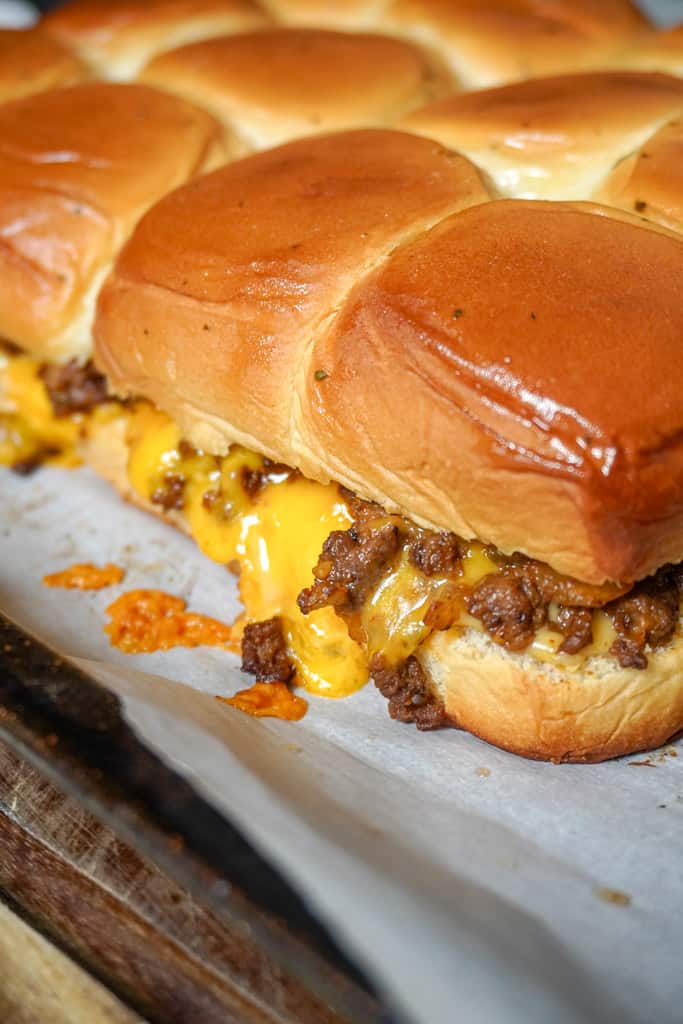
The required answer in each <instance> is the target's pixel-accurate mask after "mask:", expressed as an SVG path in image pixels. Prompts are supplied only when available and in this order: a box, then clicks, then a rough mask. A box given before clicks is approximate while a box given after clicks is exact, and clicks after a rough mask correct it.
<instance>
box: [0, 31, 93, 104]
mask: <svg viewBox="0 0 683 1024" xmlns="http://www.w3.org/2000/svg"><path fill="white" fill-rule="evenodd" d="M89 77H90V73H89V72H88V69H87V68H86V67H85V65H84V64H82V63H81V61H80V60H78V58H77V57H75V56H74V55H73V54H72V53H70V52H69V51H68V50H67V49H65V48H64V47H63V46H62V45H61V44H60V43H58V42H57V41H56V40H54V39H51V38H50V37H49V36H48V35H45V33H43V32H41V31H40V29H35V28H30V29H9V28H8V29H0V102H2V103H4V102H5V100H13V99H18V97H20V96H28V95H29V94H30V93H32V92H41V91H42V90H43V89H51V88H53V87H54V86H57V85H71V84H72V83H73V82H82V81H84V80H85V79H86V78H89Z"/></svg>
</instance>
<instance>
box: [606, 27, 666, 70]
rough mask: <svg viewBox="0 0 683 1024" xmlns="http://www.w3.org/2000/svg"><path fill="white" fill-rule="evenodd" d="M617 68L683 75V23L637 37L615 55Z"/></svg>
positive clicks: (614, 62)
mask: <svg viewBox="0 0 683 1024" xmlns="http://www.w3.org/2000/svg"><path fill="white" fill-rule="evenodd" d="M613 64H614V66H615V67H623V68H632V69H634V70H638V71H665V72H668V73H669V74H670V75H683V23H681V24H680V25H675V26H674V27H673V28H668V29H660V30H659V31H654V32H646V33H644V34H642V35H636V36H634V37H633V38H632V39H630V40H629V41H628V43H627V44H626V45H625V46H624V47H623V49H621V50H619V51H618V53H617V54H615V56H614V58H613Z"/></svg>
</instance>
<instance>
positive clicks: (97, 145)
mask: <svg viewBox="0 0 683 1024" xmlns="http://www.w3.org/2000/svg"><path fill="white" fill-rule="evenodd" d="M223 157H224V132H223V129H222V127H221V126H220V125H219V124H218V123H217V122H216V121H214V119H213V118H212V117H211V116H210V115H209V114H208V113H207V112H206V111H204V110H199V109H197V108H196V107H193V106H190V104H189V103H186V102H185V101H183V100H180V99H177V98H175V97H173V96H169V95H167V94H166V93H162V92H158V91H157V90H155V89H151V88H149V87H147V86H143V85H108V84H102V83H85V84H82V85H75V86H72V87H70V88H66V89H55V90H51V91H48V92H43V93H39V94H37V95H35V96H29V97H25V98H24V99H20V100H15V101H13V102H11V103H6V104H4V105H2V106H0V337H2V338H4V339H6V340H8V341H11V342H14V343H15V344H17V345H20V346H21V347H22V348H25V349H27V350H28V351H29V352H30V353H32V354H33V355H36V356H37V357H39V358H42V359H51V360H56V361H61V360H68V359H71V358H79V359H81V358H87V356H88V355H89V353H90V326H91V321H92V314H93V307H94V302H95V295H96V291H97V288H98V287H99V285H100V283H101V281H102V279H103V277H104V275H105V273H106V272H107V270H108V269H109V267H110V266H111V263H112V260H113V259H114V257H115V256H116V254H117V252H118V250H119V248H120V247H121V245H122V244H123V242H124V241H125V239H126V237H127V236H128V234H129V233H130V231H131V230H132V228H133V226H134V224H135V222H136V221H137V219H138V218H139V217H140V215H141V214H142V213H143V212H144V210H146V209H147V207H148V206H150V205H151V203H153V202H154V201H155V200H157V199H158V198H159V197H160V196H162V195H164V194H165V193H166V192H168V191H169V190H170V189H172V188H175V187H176V186H177V185H180V184H182V183H183V182H185V181H186V180H187V179H188V178H190V177H192V176H193V175H194V174H197V173H198V172H199V171H201V170H203V169H204V168H208V167H211V166H216V163H217V162H218V161H219V160H220V159H223Z"/></svg>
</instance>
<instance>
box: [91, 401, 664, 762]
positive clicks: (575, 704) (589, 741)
mask: <svg viewBox="0 0 683 1024" xmlns="http://www.w3.org/2000/svg"><path fill="white" fill-rule="evenodd" d="M125 430H126V421H125V419H118V420H117V419H114V420H109V421H108V422H104V421H100V422H99V423H97V422H94V423H92V424H91V425H90V428H89V431H90V432H89V437H88V440H87V442H86V446H85V449H84V456H85V458H86V461H87V462H88V464H89V465H90V467H91V468H92V469H94V470H95V472H97V473H98V474H99V475H100V476H101V477H103V478H104V479H105V480H107V481H108V482H109V483H110V484H112V485H113V486H114V487H115V488H116V489H117V490H118V491H119V493H120V494H121V495H122V496H123V497H124V498H126V499H127V500H129V501H131V502H133V503H134V504H136V505H138V506H139V507H140V508H143V509H145V510H146V511H148V512H152V513H153V514H154V515H156V516H158V517H160V518H162V519H164V520H166V521H167V522H170V523H172V524H173V525H174V526H176V527H178V528H179V529H181V530H183V531H184V532H187V523H186V521H185V519H184V518H183V517H182V515H181V514H179V513H177V512H174V511H173V510H170V511H167V512H164V511H162V510H161V508H160V507H159V506H158V505H153V504H152V503H151V502H147V501H145V500H144V499H143V498H141V497H140V496H139V495H138V494H137V493H136V492H135V491H133V489H132V487H131V485H130V482H129V480H128V476H127V473H126V464H127V459H128V449H127V447H126V444H125ZM417 657H418V659H419V661H420V662H421V664H422V666H423V668H424V669H425V671H426V673H427V676H428V678H429V680H430V682H431V687H432V689H433V690H434V692H435V693H438V694H439V696H440V697H441V698H442V700H443V701H444V704H445V706H446V711H447V714H448V716H449V718H450V720H451V722H452V724H453V725H456V726H458V727H459V728H462V729H466V730H467V731H468V732H472V733H474V734H475V735H477V736H479V737H481V738H482V739H484V740H486V741H487V742H489V743H493V744H495V745H496V746H498V747H503V748H504V749H506V750H511V751H513V752H514V753H516V754H521V755H523V756H525V757H533V758H538V759H540V760H550V761H602V760H605V759H606V758H610V757H618V756H620V755H621V754H626V753H632V752H633V751H637V750H649V749H652V748H653V747H657V746H660V745H661V744H662V743H665V742H666V740H668V739H669V738H670V737H671V736H673V735H674V734H675V733H677V732H679V731H680V730H681V729H683V638H681V636H676V637H675V638H674V639H673V641H672V642H671V643H670V644H667V646H666V647H663V648H660V649H658V650H655V651H652V652H650V653H648V666H647V668H646V669H644V670H635V669H623V668H620V667H619V666H618V665H617V664H616V662H615V661H614V659H613V658H591V659H589V660H587V661H586V662H585V663H584V664H583V665H582V666H581V667H579V668H578V669H575V668H572V669H564V668H560V667H557V666H555V665H549V664H547V663H545V662H541V661H538V660H537V659H536V658H534V657H532V656H531V655H528V654H514V653H510V652H508V651H506V650H505V649H504V648H502V647H500V646H499V645H498V644H496V643H494V642H493V641H492V640H491V639H489V637H488V636H486V634H485V633H481V632H479V631H477V630H473V629H461V630H459V629H457V628H455V629H451V630H448V631H445V632H436V633H432V635H431V637H430V638H429V639H428V640H427V641H426V642H425V643H424V644H423V645H422V646H421V647H420V648H419V650H418V653H417Z"/></svg>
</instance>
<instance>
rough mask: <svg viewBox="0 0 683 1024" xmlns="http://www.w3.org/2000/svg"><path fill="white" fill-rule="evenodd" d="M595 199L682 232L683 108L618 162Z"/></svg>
mask: <svg viewBox="0 0 683 1024" xmlns="http://www.w3.org/2000/svg"><path fill="white" fill-rule="evenodd" d="M596 198H597V199H599V200H600V201H601V202H604V203H608V204H609V205H610V206H619V207H621V208H622V209H624V210H632V211H635V212H636V213H638V214H640V216H642V217H644V218H647V220H652V221H655V222H656V223H658V224H663V225H664V226H665V227H668V228H671V229H673V230H674V231H679V232H681V233H683V110H681V112H679V114H678V116H677V118H676V119H675V120H674V121H670V122H669V123H668V124H665V125H664V127H663V128H660V129H659V131H658V132H656V133H655V134H654V135H653V136H652V138H649V139H647V140H646V141H645V142H644V143H643V145H642V146H641V147H640V149H639V150H636V152H631V153H629V155H628V156H626V157H625V158H624V159H623V160H621V161H620V162H619V163H618V164H617V166H616V167H615V168H614V170H613V171H612V173H611V174H610V176H609V177H608V178H607V180H606V181H605V182H604V183H603V186H602V187H601V188H600V189H599V191H598V192H597V194H596Z"/></svg>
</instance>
